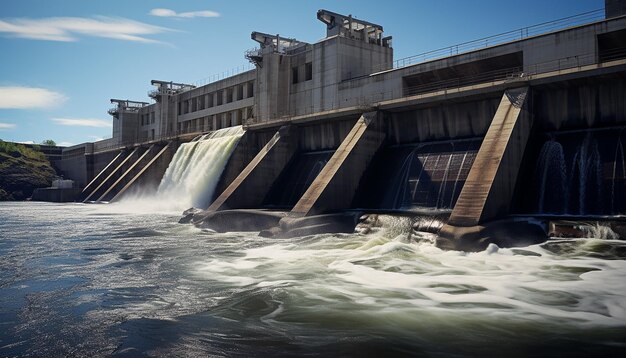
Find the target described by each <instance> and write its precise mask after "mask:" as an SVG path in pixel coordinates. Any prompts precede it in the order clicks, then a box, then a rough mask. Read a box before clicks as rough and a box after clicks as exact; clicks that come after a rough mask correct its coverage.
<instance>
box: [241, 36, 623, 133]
mask: <svg viewBox="0 0 626 358" xmlns="http://www.w3.org/2000/svg"><path fill="white" fill-rule="evenodd" d="M601 57H602V61H603V62H607V61H611V60H617V59H622V58H626V47H622V48H615V49H613V50H610V51H604V52H603V53H602V54H601ZM600 60H601V59H600V55H599V54H597V53H596V52H591V53H585V54H579V55H573V56H565V57H561V58H558V59H555V60H550V61H545V62H540V63H536V64H532V65H528V66H525V67H519V66H517V67H510V68H505V69H498V70H494V71H487V72H482V73H480V74H476V75H473V76H466V77H457V78H451V79H447V80H441V81H436V82H428V83H424V84H419V85H414V86H403V87H398V88H394V89H392V90H388V91H378V92H374V93H370V94H368V95H361V96H351V97H348V96H341V95H340V97H341V99H340V100H339V101H338V102H332V103H327V104H326V105H325V106H319V105H311V106H308V107H303V106H299V107H298V109H297V110H295V111H292V112H290V113H276V114H273V116H272V120H269V121H266V120H262V121H255V122H249V123H247V124H248V125H249V124H258V123H271V122H280V121H287V120H290V119H292V118H293V117H299V116H308V115H313V114H315V113H320V114H322V113H324V112H328V111H335V110H339V109H347V108H350V107H353V108H354V107H356V108H362V109H363V110H364V111H366V110H367V109H370V110H371V108H374V107H376V106H377V105H379V104H380V102H384V101H389V100H397V99H402V98H406V97H411V96H415V95H428V94H440V93H446V92H448V91H451V90H457V89H462V88H463V87H465V86H476V85H483V86H484V85H489V84H492V85H496V84H502V83H513V82H519V81H527V80H531V79H532V77H533V76H536V75H540V74H543V73H547V72H554V71H562V70H567V69H572V68H577V67H582V66H587V65H593V64H597V63H600ZM325 87H328V86H320V87H316V88H314V89H310V88H309V89H307V90H308V91H310V90H321V91H323V90H324V88H325ZM346 90H347V91H349V89H346ZM340 91H341V90H340ZM292 95H294V93H292Z"/></svg>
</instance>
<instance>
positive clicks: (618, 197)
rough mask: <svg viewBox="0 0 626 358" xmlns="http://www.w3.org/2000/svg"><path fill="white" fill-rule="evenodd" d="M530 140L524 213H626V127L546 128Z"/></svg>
mask: <svg viewBox="0 0 626 358" xmlns="http://www.w3.org/2000/svg"><path fill="white" fill-rule="evenodd" d="M529 144H530V145H531V146H532V147H531V148H529V151H528V152H527V154H526V155H527V158H526V160H525V163H524V169H525V170H522V171H521V173H526V174H525V175H523V177H521V178H520V180H519V183H520V184H519V185H518V190H517V191H518V193H517V203H518V204H517V212H518V213H524V214H534V215H564V216H620V215H626V201H625V200H623V199H624V198H626V160H625V153H624V146H625V145H626V127H612V128H604V129H593V130H582V131H569V132H554V133H543V134H541V135H537V136H536V137H535V139H534V140H533V141H532V142H531V143H529Z"/></svg>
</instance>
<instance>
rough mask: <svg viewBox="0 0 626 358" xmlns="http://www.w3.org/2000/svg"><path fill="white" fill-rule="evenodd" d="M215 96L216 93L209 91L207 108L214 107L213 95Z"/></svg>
mask: <svg viewBox="0 0 626 358" xmlns="http://www.w3.org/2000/svg"><path fill="white" fill-rule="evenodd" d="M214 96H215V93H209V94H208V95H207V99H208V101H207V108H211V107H213V97H214Z"/></svg>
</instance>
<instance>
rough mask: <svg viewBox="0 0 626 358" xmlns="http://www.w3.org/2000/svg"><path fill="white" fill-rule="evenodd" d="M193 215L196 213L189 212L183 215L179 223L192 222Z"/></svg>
mask: <svg viewBox="0 0 626 358" xmlns="http://www.w3.org/2000/svg"><path fill="white" fill-rule="evenodd" d="M185 212H186V211H185ZM183 214H185V213H183ZM193 215H194V214H193V213H189V214H187V215H185V216H183V217H182V218H180V220H178V223H179V224H188V223H190V222H191V219H193Z"/></svg>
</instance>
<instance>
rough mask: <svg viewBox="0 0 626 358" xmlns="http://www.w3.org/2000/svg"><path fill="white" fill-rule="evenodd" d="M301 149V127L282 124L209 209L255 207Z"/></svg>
mask: <svg viewBox="0 0 626 358" xmlns="http://www.w3.org/2000/svg"><path fill="white" fill-rule="evenodd" d="M297 150H298V135H297V128H295V127H292V126H283V127H281V128H280V129H279V130H278V132H276V134H274V136H273V137H272V139H271V140H270V141H269V142H268V143H267V144H266V145H265V147H263V149H261V151H260V152H259V153H258V154H257V155H256V156H255V157H254V159H252V161H251V162H250V163H249V164H248V165H247V166H246V167H245V168H244V169H243V171H242V172H241V173H240V174H239V175H238V176H237V177H236V178H235V180H233V182H232V183H231V184H230V185H229V186H228V187H227V188H226V190H224V192H222V193H221V194H220V196H219V197H218V198H217V199H215V201H214V202H213V203H212V204H211V206H209V208H208V209H207V211H209V212H210V211H217V210H224V209H240V208H254V207H258V206H259V205H261V203H262V202H263V199H264V198H265V195H266V194H267V192H268V191H269V189H270V187H271V186H272V184H273V183H274V181H275V180H276V179H277V178H278V176H279V175H280V173H281V172H282V171H283V169H284V168H285V166H287V163H289V161H290V160H291V158H293V156H294V155H295V154H296V152H297Z"/></svg>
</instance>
